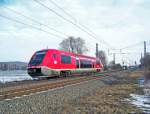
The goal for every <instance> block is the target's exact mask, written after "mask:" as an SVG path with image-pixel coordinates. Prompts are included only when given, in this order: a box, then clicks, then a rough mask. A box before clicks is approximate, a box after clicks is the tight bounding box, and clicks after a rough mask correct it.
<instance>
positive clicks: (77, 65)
mask: <svg viewBox="0 0 150 114" xmlns="http://www.w3.org/2000/svg"><path fill="white" fill-rule="evenodd" d="M76 68H79V60H76Z"/></svg>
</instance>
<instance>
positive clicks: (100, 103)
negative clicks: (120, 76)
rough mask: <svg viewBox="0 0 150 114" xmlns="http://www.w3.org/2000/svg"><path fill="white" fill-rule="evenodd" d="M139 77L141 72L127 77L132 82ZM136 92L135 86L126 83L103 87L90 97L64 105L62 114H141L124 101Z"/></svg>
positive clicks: (136, 87) (137, 88)
mask: <svg viewBox="0 0 150 114" xmlns="http://www.w3.org/2000/svg"><path fill="white" fill-rule="evenodd" d="M140 75H141V72H140V73H139V72H134V73H129V75H128V76H129V77H130V76H131V77H133V78H131V80H132V79H133V80H134V79H135V77H139V76H140ZM137 90H138V91H139V87H138V86H137V84H134V83H126V82H125V83H118V84H115V85H108V86H104V87H102V88H99V89H98V90H96V92H95V93H93V94H92V95H91V94H90V95H87V96H84V97H82V98H80V99H77V100H74V101H71V102H69V103H67V104H65V105H64V106H63V110H62V114H132V113H133V114H141V113H142V111H141V110H140V109H138V108H137V107H135V106H133V105H132V104H130V103H129V102H127V101H125V99H127V98H129V97H130V96H129V95H130V94H131V93H135V92H137Z"/></svg>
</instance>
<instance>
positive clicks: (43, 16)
mask: <svg viewBox="0 0 150 114" xmlns="http://www.w3.org/2000/svg"><path fill="white" fill-rule="evenodd" d="M35 1H36V0H0V50H1V53H0V61H25V62H28V61H29V60H30V57H31V56H32V54H33V53H34V52H35V51H37V50H41V49H45V48H54V49H57V48H59V43H60V42H61V41H62V40H63V39H65V38H67V37H68V36H74V37H81V38H83V39H84V40H85V42H86V46H87V47H88V49H89V51H88V52H87V53H86V55H90V56H94V54H95V44H96V43H98V44H99V50H104V51H105V52H106V54H107V57H108V60H109V61H111V60H112V59H113V54H112V53H117V54H116V62H117V63H119V62H120V63H121V62H122V61H125V62H126V63H128V64H134V62H135V61H137V62H138V61H139V59H140V57H141V52H142V53H143V41H146V42H147V51H149V49H150V47H149V45H150V38H149V36H150V32H149V28H150V21H149V20H150V15H149V14H150V0H37V1H39V2H40V3H42V4H44V5H46V6H47V8H45V7H43V6H41V5H40V4H38V3H37V2H35ZM53 3H55V4H57V5H58V6H59V7H61V8H62V9H63V10H65V11H66V12H67V13H68V14H69V15H70V16H68V15H67V14H65V13H64V12H63V10H62V9H60V8H58V7H56V5H54V4H53ZM48 8H49V9H48ZM12 11H15V12H17V13H14V12H12ZM52 11H54V12H55V13H53V12H52ZM56 13H57V14H59V15H61V16H62V17H63V18H65V19H67V20H69V21H71V22H73V23H74V24H76V25H77V26H79V27H80V28H82V30H81V29H79V28H78V27H76V26H75V25H73V24H71V23H70V22H68V21H66V20H64V19H62V18H61V17H59V16H58V15H56ZM18 14H23V15H24V16H21V15H18ZM25 16H26V17H28V18H30V20H29V19H27V18H25ZM72 17H73V18H72ZM10 19H11V20H10ZM31 19H32V21H31ZM12 20H13V21H12ZM33 20H34V21H33ZM37 22H38V23H37ZM39 23H41V24H39ZM45 25H46V26H45ZM81 25H84V26H86V28H88V29H85V28H83V26H81ZM47 26H48V27H47ZM52 29H55V30H57V31H59V33H58V32H56V31H53V30H52ZM83 29H84V31H88V30H90V31H88V33H87V32H84V31H83ZM91 31H92V32H91ZM60 32H61V33H60ZM134 44H137V45H135V46H133V47H129V48H125V49H122V50H121V51H120V49H121V48H124V47H128V45H129V46H130V45H134ZM108 50H109V51H108ZM120 52H122V53H124V54H120Z"/></svg>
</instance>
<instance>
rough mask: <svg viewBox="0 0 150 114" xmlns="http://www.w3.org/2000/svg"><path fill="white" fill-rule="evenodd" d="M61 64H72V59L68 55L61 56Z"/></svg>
mask: <svg viewBox="0 0 150 114" xmlns="http://www.w3.org/2000/svg"><path fill="white" fill-rule="evenodd" d="M61 63H63V64H71V57H70V56H66V55H61Z"/></svg>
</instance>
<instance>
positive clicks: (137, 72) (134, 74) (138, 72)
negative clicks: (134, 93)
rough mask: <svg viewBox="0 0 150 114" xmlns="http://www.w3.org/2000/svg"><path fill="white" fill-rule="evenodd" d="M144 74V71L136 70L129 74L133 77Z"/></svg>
mask: <svg viewBox="0 0 150 114" xmlns="http://www.w3.org/2000/svg"><path fill="white" fill-rule="evenodd" d="M143 75H144V71H134V72H131V73H130V75H129V76H130V77H132V78H138V77H140V76H143Z"/></svg>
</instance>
